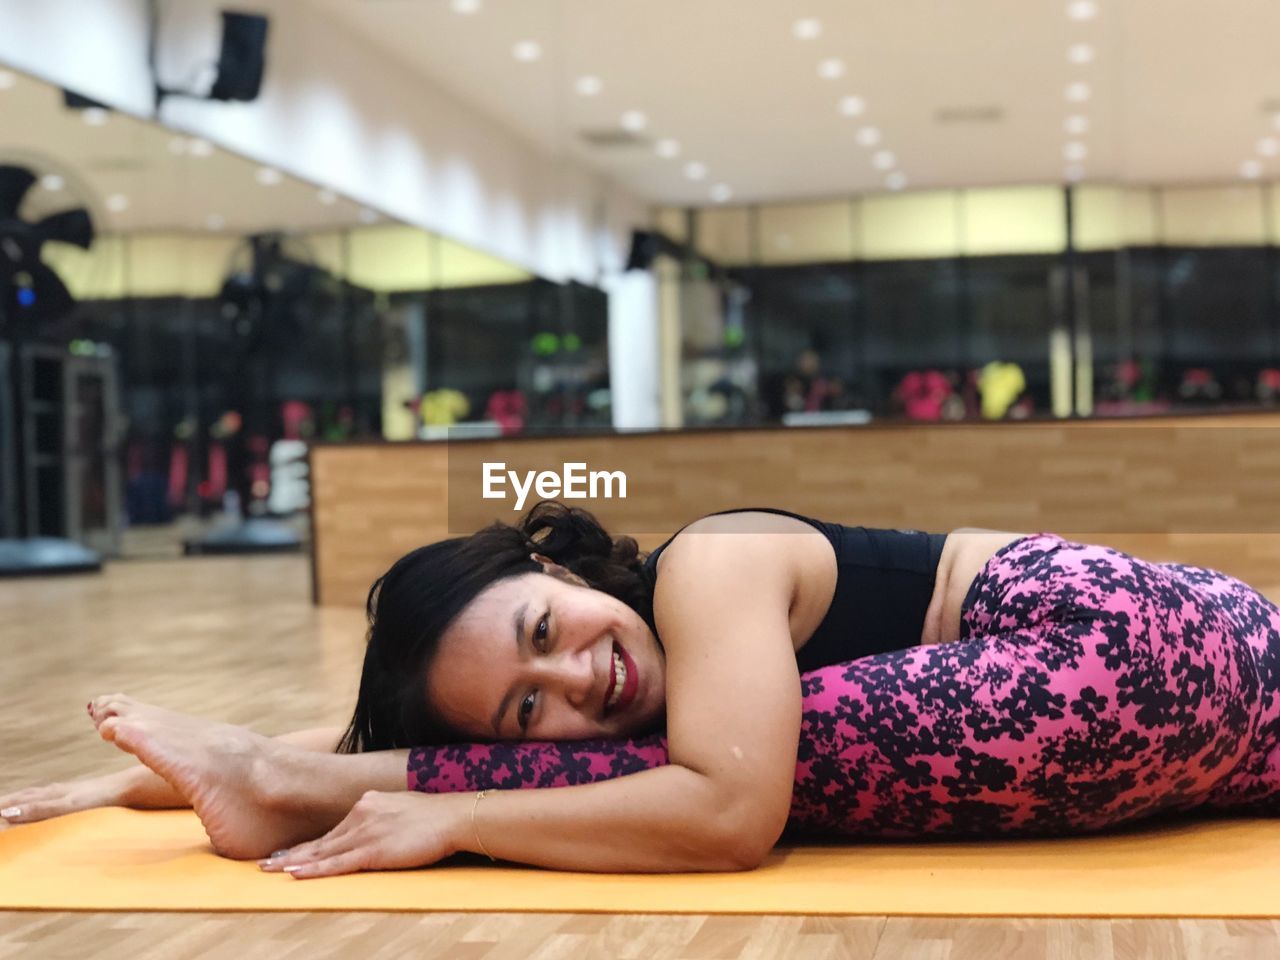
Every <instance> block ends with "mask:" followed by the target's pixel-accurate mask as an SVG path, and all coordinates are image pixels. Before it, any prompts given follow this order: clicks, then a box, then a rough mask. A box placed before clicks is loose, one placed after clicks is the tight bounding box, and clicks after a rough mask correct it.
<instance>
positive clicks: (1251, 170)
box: [1240, 160, 1262, 180]
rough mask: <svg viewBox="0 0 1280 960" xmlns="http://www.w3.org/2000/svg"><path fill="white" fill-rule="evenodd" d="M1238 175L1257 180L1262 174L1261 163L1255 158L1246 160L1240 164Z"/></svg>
mask: <svg viewBox="0 0 1280 960" xmlns="http://www.w3.org/2000/svg"><path fill="white" fill-rule="evenodd" d="M1240 176H1242V177H1244V178H1245V179H1246V180H1257V179H1258V177H1260V176H1262V164H1260V163H1259V162H1258V161H1257V160H1246V161H1245V162H1244V163H1242V164H1240Z"/></svg>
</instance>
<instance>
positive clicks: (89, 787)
mask: <svg viewBox="0 0 1280 960" xmlns="http://www.w3.org/2000/svg"><path fill="white" fill-rule="evenodd" d="M178 805H182V799H181V798H180V797H178V796H177V795H176V794H175V793H174V792H173V790H172V788H171V787H169V785H168V784H167V783H165V782H164V781H163V780H161V779H160V778H159V777H157V776H156V775H155V774H153V773H152V772H151V771H150V770H148V769H147V768H146V767H142V766H139V767H134V768H131V769H129V770H121V771H120V772H119V773H109V774H107V775H106V776H102V777H90V778H88V779H86V780H71V781H67V782H63V783H50V784H46V785H45V786H42V787H28V788H27V789H25V790H18V791H16V792H14V793H7V794H5V795H4V796H0V819H3V820H4V821H5V822H7V823H10V824H16V823H35V822H37V821H39V820H48V819H49V818H50V817H61V816H64V815H65V814H68V813H78V812H79V811H81V810H92V809H94V808H96V807H170V806H178Z"/></svg>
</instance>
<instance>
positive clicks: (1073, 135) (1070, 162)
mask: <svg viewBox="0 0 1280 960" xmlns="http://www.w3.org/2000/svg"><path fill="white" fill-rule="evenodd" d="M1066 16H1067V19H1068V20H1069V21H1071V22H1072V23H1073V24H1077V25H1087V24H1091V23H1093V22H1094V21H1096V20H1097V18H1098V4H1097V2H1096V0H1071V2H1069V3H1068V4H1067V6H1066ZM1096 56H1097V53H1096V48H1095V47H1094V45H1093V44H1092V43H1090V42H1089V41H1088V40H1081V39H1079V37H1078V36H1072V37H1071V38H1070V40H1069V42H1068V44H1067V63H1068V65H1069V66H1070V67H1071V68H1074V69H1078V70H1085V69H1086V68H1088V67H1089V66H1090V65H1091V64H1092V63H1093V62H1094V60H1095V59H1096ZM1063 96H1064V98H1065V100H1066V102H1067V104H1068V110H1069V111H1070V112H1069V113H1068V114H1067V116H1066V118H1065V119H1064V120H1063V121H1062V132H1063V134H1064V135H1065V136H1066V140H1065V142H1064V143H1063V145H1062V159H1063V160H1064V161H1065V163H1066V165H1065V166H1064V167H1063V171H1062V174H1063V177H1064V178H1065V179H1066V181H1067V182H1068V183H1078V182H1079V181H1081V180H1083V179H1084V177H1085V164H1084V162H1085V160H1086V159H1087V158H1088V156H1089V145H1088V143H1086V142H1085V139H1084V138H1085V136H1086V134H1088V132H1089V126H1090V124H1089V114H1088V112H1087V110H1088V107H1087V106H1086V104H1088V102H1089V100H1090V98H1091V97H1092V96H1093V87H1092V85H1091V84H1090V82H1089V80H1087V79H1082V78H1081V76H1079V75H1077V76H1074V77H1073V78H1072V79H1071V80H1070V81H1069V82H1068V83H1067V86H1066V88H1065V90H1064V91H1063Z"/></svg>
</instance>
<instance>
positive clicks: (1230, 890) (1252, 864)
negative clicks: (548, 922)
mask: <svg viewBox="0 0 1280 960" xmlns="http://www.w3.org/2000/svg"><path fill="white" fill-rule="evenodd" d="M0 909H6V910H7V909H33V910H123V911H140V910H201V911H204V910H378V911H383V910H407V911H437V910H439V911H553V912H603V913H778V914H788V913H791V914H897V915H917V916H919V915H939V916H1059V917H1074V916H1094V917H1119V916H1124V917H1280V820H1220V821H1196V822H1181V823H1176V824H1163V825H1160V826H1154V827H1148V828H1142V829H1139V830H1136V831H1132V832H1126V833H1123V834H1113V835H1110V836H1098V837H1086V838H1070V839H1061V840H1034V841H1032V840H1018V841H999V842H983V843H945V844H944V843H928V844H850V845H847V846H831V847H794V848H786V849H782V848H780V849H779V850H778V851H777V852H776V853H775V854H774V855H773V856H772V857H771V859H770V860H769V862H768V863H767V864H766V865H765V866H764V867H762V868H761V869H759V870H755V871H752V872H749V873H735V874H700V875H699V874H669V875H662V876H643V875H598V874H578V873H556V872H551V871H545V870H535V869H531V868H523V867H505V866H494V865H490V864H484V865H473V864H471V863H468V864H465V865H463V864H451V865H447V866H443V867H434V868H428V869H423V870H412V871H403V872H396V873H366V874H358V875H355V876H347V877H334V878H330V879H324V880H294V879H293V878H292V877H289V876H285V875H282V874H264V873H262V872H260V871H259V870H258V869H257V867H256V866H255V865H254V864H252V863H236V862H234V861H230V860H223V859H221V858H220V857H217V856H215V855H214V854H213V853H212V852H211V850H210V849H209V846H208V844H207V842H206V840H205V836H204V833H203V831H202V830H201V828H200V824H199V822H198V821H197V820H196V818H195V816H194V815H193V814H191V813H190V812H188V811H164V812H140V811H134V810H122V809H108V810H94V811H88V812H85V813H79V814H75V815H73V816H69V817H63V818H60V819H57V820H50V821H47V822H44V823H37V824H31V825H27V826H20V827H13V828H10V829H8V830H5V831H3V832H0Z"/></svg>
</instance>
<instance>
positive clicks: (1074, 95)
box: [1063, 80, 1092, 103]
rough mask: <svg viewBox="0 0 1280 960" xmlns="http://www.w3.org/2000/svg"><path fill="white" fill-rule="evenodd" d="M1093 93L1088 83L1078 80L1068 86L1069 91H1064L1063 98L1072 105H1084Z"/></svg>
mask: <svg viewBox="0 0 1280 960" xmlns="http://www.w3.org/2000/svg"><path fill="white" fill-rule="evenodd" d="M1091 92H1092V91H1090V89H1089V85H1088V84H1087V83H1085V82H1084V81H1083V80H1077V81H1076V82H1075V83H1068V84H1067V89H1066V90H1065V91H1063V96H1065V97H1066V98H1067V99H1068V100H1070V101H1071V102H1072V103H1084V102H1085V101H1086V100H1088V99H1089V94H1090V93H1091Z"/></svg>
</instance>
